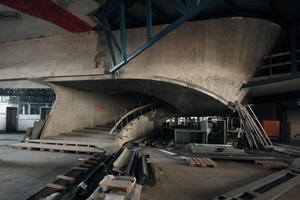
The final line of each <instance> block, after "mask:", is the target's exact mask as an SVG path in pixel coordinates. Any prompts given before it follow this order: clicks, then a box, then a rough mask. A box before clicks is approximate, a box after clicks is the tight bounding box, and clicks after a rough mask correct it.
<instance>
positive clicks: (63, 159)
mask: <svg viewBox="0 0 300 200" xmlns="http://www.w3.org/2000/svg"><path fill="white" fill-rule="evenodd" d="M22 138H23V134H3V133H0V182H1V184H0V200H12V199H13V200H19V199H20V200H21V199H27V198H28V197H30V196H32V195H33V194H35V193H36V192H38V191H39V190H41V189H42V188H44V187H45V185H47V184H48V183H51V182H53V181H54V180H56V176H57V175H58V174H65V173H67V172H69V171H70V170H71V168H72V167H73V166H77V165H78V158H85V157H87V155H85V154H79V155H78V154H67V153H50V152H39V151H27V150H18V149H11V148H9V146H8V145H9V144H12V143H18V142H20V141H21V140H22ZM143 151H144V152H145V153H147V154H149V155H150V158H151V161H152V162H156V163H159V165H160V166H161V168H162V170H163V177H162V181H160V182H157V183H156V185H155V186H154V187H151V188H149V187H144V188H143V189H142V194H141V199H142V200H150V199H151V200H153V199H155V200H160V199H164V200H168V199H170V200H171V199H172V200H174V199H185V200H189V199H191V200H192V199H195V200H196V199H197V200H199V199H203V200H206V199H213V198H214V197H216V196H218V195H221V194H223V193H225V192H228V191H230V190H233V189H235V188H237V187H240V186H242V185H245V184H247V183H250V182H252V181H255V180H257V179H260V178H263V177H265V176H267V175H270V174H272V173H275V172H276V171H268V170H266V169H264V168H263V167H262V166H260V165H256V164H254V162H253V161H244V162H238V161H225V160H215V162H216V163H217V164H218V166H217V168H200V167H190V166H189V165H188V163H187V162H186V161H178V160H174V159H172V158H169V157H166V156H164V155H161V154H160V153H158V152H157V149H155V148H146V149H144V150H143ZM297 191H299V190H295V192H296V194H297ZM293 197H295V194H292V196H291V197H287V198H282V199H290V198H293Z"/></svg>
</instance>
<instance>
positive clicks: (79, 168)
mask: <svg viewBox="0 0 300 200" xmlns="http://www.w3.org/2000/svg"><path fill="white" fill-rule="evenodd" d="M72 169H76V170H82V171H87V170H88V169H89V168H86V167H73V168H72Z"/></svg>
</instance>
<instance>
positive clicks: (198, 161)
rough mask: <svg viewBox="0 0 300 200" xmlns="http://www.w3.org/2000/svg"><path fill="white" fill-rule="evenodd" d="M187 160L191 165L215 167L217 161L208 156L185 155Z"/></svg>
mask: <svg viewBox="0 0 300 200" xmlns="http://www.w3.org/2000/svg"><path fill="white" fill-rule="evenodd" d="M187 162H188V163H189V165H190V166H191V167H195V166H198V167H213V168H215V167H217V163H215V162H214V161H212V160H211V159H210V158H200V157H187Z"/></svg>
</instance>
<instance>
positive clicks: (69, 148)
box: [11, 143, 104, 154]
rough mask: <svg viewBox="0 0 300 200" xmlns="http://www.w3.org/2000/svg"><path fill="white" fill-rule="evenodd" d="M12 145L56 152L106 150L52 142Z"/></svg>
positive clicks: (99, 151)
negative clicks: (53, 143) (52, 143)
mask: <svg viewBox="0 0 300 200" xmlns="http://www.w3.org/2000/svg"><path fill="white" fill-rule="evenodd" d="M11 146H12V147H16V148H19V149H22V148H32V149H33V148H35V149H44V150H46V149H49V151H51V152H54V150H57V151H59V150H64V151H74V152H85V153H88V152H90V153H101V154H102V153H104V150H101V149H98V148H96V147H82V146H77V147H76V146H63V145H50V144H37V143H18V144H12V145H11Z"/></svg>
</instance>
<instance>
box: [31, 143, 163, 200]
mask: <svg viewBox="0 0 300 200" xmlns="http://www.w3.org/2000/svg"><path fill="white" fill-rule="evenodd" d="M139 149H140V148H135V149H127V148H125V149H123V148H122V149H120V150H119V151H118V152H117V153H114V154H109V155H105V154H103V155H97V156H93V157H90V158H88V159H79V161H80V162H81V163H80V164H79V165H78V166H76V167H73V170H72V171H71V172H70V173H68V174H66V175H58V176H57V177H58V178H59V179H58V180H57V181H55V182H53V183H50V184H48V185H47V187H46V188H45V189H43V190H42V191H40V192H38V193H37V194H35V195H33V196H32V197H31V198H29V200H36V199H40V198H47V197H49V195H51V194H53V193H56V192H59V194H58V195H56V197H55V198H54V199H53V200H60V199H87V198H89V199H90V200H94V199H95V200H98V199H99V200H100V199H109V198H110V197H112V196H114V197H115V199H119V198H121V199H131V198H132V197H134V199H137V200H138V199H139V196H140V192H141V188H142V186H145V187H146V186H153V185H154V184H155V182H156V181H157V180H161V175H162V170H161V168H160V167H159V166H158V164H157V163H152V162H151V160H150V156H149V155H146V154H143V153H139V152H137V151H138V150H139ZM74 174H75V175H74ZM99 184H100V187H99Z"/></svg>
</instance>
